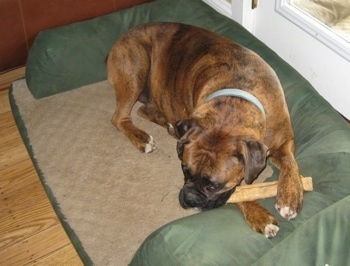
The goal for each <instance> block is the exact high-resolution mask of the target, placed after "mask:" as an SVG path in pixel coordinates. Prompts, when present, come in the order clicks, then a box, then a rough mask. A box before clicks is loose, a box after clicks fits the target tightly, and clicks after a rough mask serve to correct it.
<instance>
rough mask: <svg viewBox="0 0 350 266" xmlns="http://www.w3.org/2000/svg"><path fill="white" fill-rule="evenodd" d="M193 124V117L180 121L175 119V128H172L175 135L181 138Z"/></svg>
mask: <svg viewBox="0 0 350 266" xmlns="http://www.w3.org/2000/svg"><path fill="white" fill-rule="evenodd" d="M194 125H195V122H194V120H193V119H188V120H180V121H177V122H176V123H175V128H174V131H175V136H176V137H177V138H178V139H181V138H182V137H183V135H185V133H186V132H187V131H188V130H189V129H191V128H193V127H194Z"/></svg>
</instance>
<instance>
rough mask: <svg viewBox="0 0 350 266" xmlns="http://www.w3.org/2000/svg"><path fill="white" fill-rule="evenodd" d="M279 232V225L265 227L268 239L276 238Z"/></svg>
mask: <svg viewBox="0 0 350 266" xmlns="http://www.w3.org/2000/svg"><path fill="white" fill-rule="evenodd" d="M279 230H280V228H279V226H278V225H275V224H268V225H266V227H265V230H264V235H265V237H266V238H271V237H275V236H276V235H277V233H278V231H279Z"/></svg>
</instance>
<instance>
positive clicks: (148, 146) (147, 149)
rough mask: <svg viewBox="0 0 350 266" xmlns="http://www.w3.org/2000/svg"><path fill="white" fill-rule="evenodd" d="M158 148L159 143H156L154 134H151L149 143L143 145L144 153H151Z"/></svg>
mask: <svg viewBox="0 0 350 266" xmlns="http://www.w3.org/2000/svg"><path fill="white" fill-rule="evenodd" d="M156 149H157V145H156V142H155V141H154V139H153V137H152V136H149V141H148V143H146V144H145V145H144V147H143V151H144V153H150V152H152V151H154V150H156Z"/></svg>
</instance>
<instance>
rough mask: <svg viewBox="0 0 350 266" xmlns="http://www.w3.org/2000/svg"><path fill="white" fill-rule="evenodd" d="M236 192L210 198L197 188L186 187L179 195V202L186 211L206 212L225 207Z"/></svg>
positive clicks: (230, 191) (229, 191) (232, 190)
mask: <svg viewBox="0 0 350 266" xmlns="http://www.w3.org/2000/svg"><path fill="white" fill-rule="evenodd" d="M234 191H235V188H233V189H231V190H228V191H225V192H223V193H221V194H216V195H215V196H214V197H213V196H211V197H209V196H207V195H205V194H204V193H203V192H201V191H199V190H198V189H197V188H195V187H192V186H188V185H184V186H183V188H182V189H181V190H180V193H179V202H180V205H181V207H182V208H184V209H188V208H196V209H200V210H202V211H206V210H210V209H214V208H218V207H221V206H223V205H225V204H226V201H227V200H228V199H229V198H230V196H231V195H232V193H233V192H234Z"/></svg>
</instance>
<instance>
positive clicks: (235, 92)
mask: <svg viewBox="0 0 350 266" xmlns="http://www.w3.org/2000/svg"><path fill="white" fill-rule="evenodd" d="M220 96H234V97H239V98H242V99H245V100H247V101H248V102H251V103H252V104H254V105H256V106H257V107H258V108H259V109H260V111H261V112H262V113H263V115H264V116H265V109H264V106H263V105H262V104H261V102H260V101H259V99H258V98H256V97H255V96H254V95H252V94H250V93H248V92H246V91H243V90H239V89H231V88H227V89H221V90H218V91H215V92H213V93H212V94H210V95H209V96H208V97H207V98H206V101H207V102H208V101H210V100H212V99H214V98H216V97H220Z"/></svg>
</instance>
